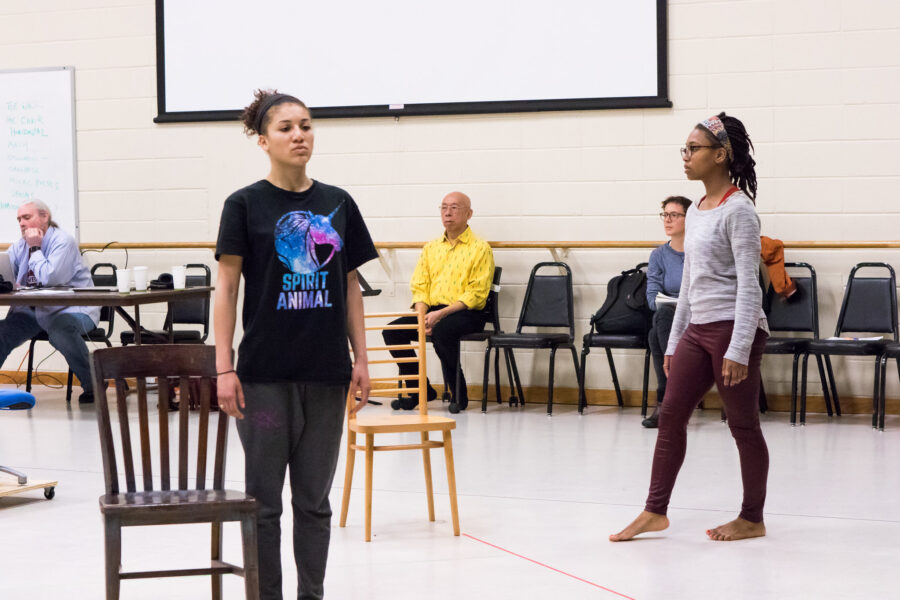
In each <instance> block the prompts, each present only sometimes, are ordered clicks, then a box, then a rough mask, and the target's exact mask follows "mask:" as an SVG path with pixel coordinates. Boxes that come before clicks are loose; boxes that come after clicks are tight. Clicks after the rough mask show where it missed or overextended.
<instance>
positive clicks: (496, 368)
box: [494, 350, 503, 404]
mask: <svg viewBox="0 0 900 600" xmlns="http://www.w3.org/2000/svg"><path fill="white" fill-rule="evenodd" d="M494 391H495V393H496V394H497V404H503V399H502V398H501V397H500V350H497V352H496V354H494Z"/></svg>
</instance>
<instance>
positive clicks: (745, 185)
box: [699, 112, 756, 203]
mask: <svg viewBox="0 0 900 600" xmlns="http://www.w3.org/2000/svg"><path fill="white" fill-rule="evenodd" d="M716 117H718V118H719V120H720V121H722V125H724V126H725V133H727V134H728V140H729V142H730V143H731V149H732V153H733V156H732V158H731V161H730V162H729V163H728V174H729V175H730V176H731V183H733V184H734V185H736V186H738V187H739V188H740V189H741V190H742V191H743V192H744V193H745V194H747V196H748V197H749V198H750V199H751V200H753V201H754V203H755V202H756V161H755V160H753V157H752V156H750V153H751V152H753V151H754V148H753V142H752V141H750V134H749V133H747V129H746V128H745V127H744V124H743V123H741V121H740V119H737V118H736V117H732V116H729V115H726V114H725V113H724V112H720V113H719V114H718V115H716ZM699 129H700V130H701V131H703V133H705V134H706V136H707V137H708V138H709V139H710V141H712V142H713V143H715V144H716V145H718V146H721V145H722V144H721V142H719V140H718V139H716V136H715V135H714V134H713V133H712V132H710V131H709V130H708V129H707V128H705V127H702V126H701V127H699Z"/></svg>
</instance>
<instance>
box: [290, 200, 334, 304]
mask: <svg viewBox="0 0 900 600" xmlns="http://www.w3.org/2000/svg"><path fill="white" fill-rule="evenodd" d="M343 205H344V203H343V202H341V204H339V205H338V206H337V208H335V209H334V210H333V211H331V214H329V215H328V216H324V215H317V214H315V213H312V212H310V211H308V210H296V211H292V212H289V213H286V214H285V215H283V216H282V217H281V218H280V219H278V223H276V224H275V252H277V254H278V260H280V261H281V264H283V265H284V266H285V267H287V268H288V270H290V271H291V272H290V273H286V274H285V275H284V276H283V277H282V292H281V293H280V294H279V295H278V304H277V306H276V308H277V309H278V310H303V309H308V308H319V307H323V308H330V307H331V302H329V299H328V291H329V290H328V289H327V284H328V271H324V270H322V268H323V267H325V266H326V265H327V264H328V263H329V262H331V259H332V258H334V255H335V254H336V253H337V252H339V251H340V250H341V249H342V248H343V240H341V236H340V235H339V234H338V232H337V231H336V230H335V228H334V227H333V226H332V224H331V221H332V219H333V218H334V216H335V214H337V212H338V210H340V208H341V206H343Z"/></svg>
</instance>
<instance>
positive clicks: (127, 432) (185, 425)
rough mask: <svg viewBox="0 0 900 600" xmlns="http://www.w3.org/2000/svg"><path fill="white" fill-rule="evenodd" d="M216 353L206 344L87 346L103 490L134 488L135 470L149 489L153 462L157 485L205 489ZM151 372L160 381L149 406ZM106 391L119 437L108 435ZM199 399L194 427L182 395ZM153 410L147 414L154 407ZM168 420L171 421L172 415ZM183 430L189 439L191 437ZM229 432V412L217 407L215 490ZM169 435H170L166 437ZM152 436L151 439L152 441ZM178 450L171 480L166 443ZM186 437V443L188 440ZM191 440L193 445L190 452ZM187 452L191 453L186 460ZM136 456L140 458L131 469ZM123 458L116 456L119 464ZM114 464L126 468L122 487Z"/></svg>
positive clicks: (221, 473) (221, 477)
mask: <svg viewBox="0 0 900 600" xmlns="http://www.w3.org/2000/svg"><path fill="white" fill-rule="evenodd" d="M215 357H216V351H215V348H214V347H213V346H205V345H168V344H167V345H145V346H123V347H121V348H101V349H99V350H95V351H94V352H93V355H92V358H91V366H92V371H93V378H94V396H95V398H96V410H97V424H98V426H99V429H100V446H101V452H102V455H103V477H104V479H105V480H106V493H107V494H118V493H120V492H136V491H138V490H137V485H136V481H135V479H136V475H140V477H141V479H142V480H143V490H144V491H152V490H153V489H154V473H156V472H157V471H156V470H155V469H154V466H153V465H154V462H155V463H156V469H158V474H159V481H160V487H159V489H161V490H170V489H173V485H174V486H175V488H176V489H179V490H188V489H195V490H204V489H208V488H207V481H206V480H207V471H208V470H207V466H208V465H207V463H208V455H209V452H208V447H209V441H210V440H209V438H210V427H209V421H210V419H209V416H210V414H209V413H210V408H209V407H210V398H211V395H212V394H213V393H214V392H213V391H212V390H213V383H214V382H215V380H216V361H215ZM148 377H155V378H156V379H157V382H158V384H159V386H158V396H159V402H158V406H157V408H156V409H155V410H152V409H151V408H150V407H149V405H148V397H147V378H148ZM126 378H127V379H131V378H135V379H136V380H137V401H136V402H135V403H133V407H132V409H133V411H134V414H136V415H137V420H136V421H133V420H132V418H131V414H130V407H129V405H128V402H127V401H126V395H127V392H128V387H127V386H126ZM173 378H175V379H177V382H178V396H179V398H178V399H179V400H180V405H179V409H178V418H177V428H176V429H175V431H174V432H172V436H170V432H169V400H174V399H175V398H172V397H171V395H170V386H169V382H170V381H172V379H173ZM110 380H111V381H112V382H113V385H112V386H111V388H112V389H111V390H107V389H105V385H104V383H105V382H107V381H110ZM110 391H112V395H113V397H114V399H115V406H116V411H115V412H116V419H117V421H118V427H117V428H116V429H117V430H118V436H116V437H117V438H118V443H116V442H115V441H114V436H113V426H112V417H111V416H110V403H109V402H108V400H107V395H108V394H109V393H110ZM189 395H193V396H194V397H195V398H197V397H199V402H198V404H199V406H200V408H199V415H198V417H197V426H196V428H194V427H193V426H192V424H191V423H190V422H189V413H188V408H189V407H188V405H189V401H188V397H189ZM154 412H155V413H156V415H155V418H153V414H152V413H154ZM173 421H174V420H173ZM133 424H136V425H137V432H136V435H137V439H136V440H134V442H135V443H133V441H132V438H133V436H134V435H135V432H132V431H131V428H132V425H133ZM189 431H191V435H194V436H195V441H193V442H191V440H190V439H189V437H190V436H189ZM227 436H228V415H226V414H225V412H224V411H219V419H218V424H217V426H216V429H215V435H214V439H213V446H214V448H215V450H214V455H213V457H212V458H213V460H212V473H213V478H212V488H211V489H216V490H221V489H223V487H224V481H225V450H226V445H227V444H226V442H227ZM170 437H171V438H174V439H171V440H170ZM151 438H153V442H151ZM172 442H174V444H175V448H177V463H176V470H177V480H176V481H175V482H173V481H172V469H171V466H170V464H169V462H170V461H169V454H170V452H169V450H170V443H172ZM189 442H190V443H189ZM189 446H194V447H195V451H194V452H190V451H189ZM117 447H118V448H120V449H121V457H117V455H116V448H117ZM154 447H155V448H157V453H158V461H154V460H153V458H154V456H153V454H154V453H153V448H154ZM191 456H193V457H195V459H194V460H191ZM135 458H137V460H138V465H137V467H138V468H139V471H136V469H135ZM120 459H121V462H120ZM120 467H124V469H125V489H124V490H122V489H121V488H120V486H119V471H118V469H119V468H120ZM189 467H193V468H194V469H195V472H196V477H195V478H194V481H193V485H191V483H190V482H189Z"/></svg>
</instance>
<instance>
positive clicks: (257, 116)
mask: <svg viewBox="0 0 900 600" xmlns="http://www.w3.org/2000/svg"><path fill="white" fill-rule="evenodd" d="M287 102H290V103H292V104H299V105H300V106H302V107H303V108H306V109H307V110H309V109H308V108H307V106H306V105H305V104H303V102H302V101H301V100H300V99H299V98H295V97H294V96H291V95H290V94H280V93H278V90H256V91H255V92H253V102H251V103H250V104H249V106H247V107H246V108H244V112H243V113H242V114H241V122H242V123H243V124H244V133H246V134H247V135H248V136H249V135H265V132H266V128H267V127H268V126H269V121H270V119H269V114H268V113H269V111H270V110H271V109H272V108H274V107H276V106H278V105H279V104H285V103H287Z"/></svg>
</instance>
